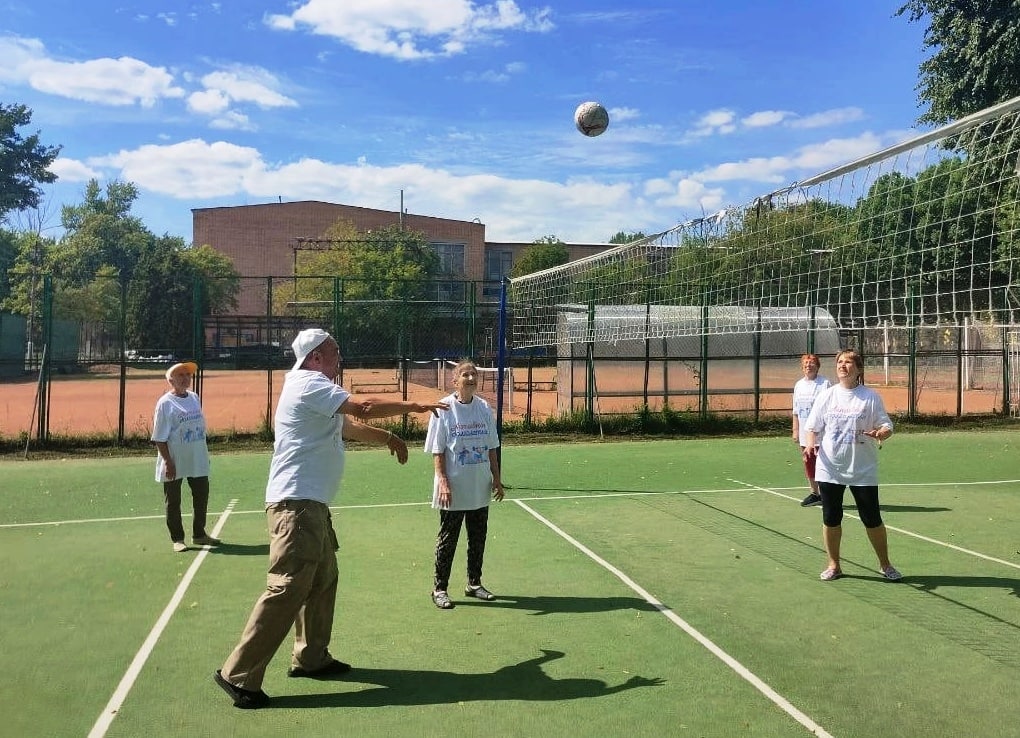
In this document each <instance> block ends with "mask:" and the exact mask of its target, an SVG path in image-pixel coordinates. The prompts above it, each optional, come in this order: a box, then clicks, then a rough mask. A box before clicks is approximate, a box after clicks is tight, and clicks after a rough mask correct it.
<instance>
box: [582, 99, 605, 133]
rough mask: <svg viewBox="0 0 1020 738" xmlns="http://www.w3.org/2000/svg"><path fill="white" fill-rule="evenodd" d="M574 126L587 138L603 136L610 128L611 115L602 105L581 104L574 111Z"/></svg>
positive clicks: (593, 103) (595, 103)
mask: <svg viewBox="0 0 1020 738" xmlns="http://www.w3.org/2000/svg"><path fill="white" fill-rule="evenodd" d="M574 125H576V126H577V130H579V131H580V132H581V133H583V134H584V135H585V136H601V135H602V134H603V133H604V132H605V130H606V129H607V128H609V113H608V112H607V111H606V109H605V108H604V107H602V105H601V104H600V103H597V102H584V103H581V104H580V105H578V106H577V110H575V111H574Z"/></svg>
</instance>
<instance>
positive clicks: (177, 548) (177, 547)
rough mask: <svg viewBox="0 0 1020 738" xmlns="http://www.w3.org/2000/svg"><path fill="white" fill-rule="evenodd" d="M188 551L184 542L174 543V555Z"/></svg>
mask: <svg viewBox="0 0 1020 738" xmlns="http://www.w3.org/2000/svg"><path fill="white" fill-rule="evenodd" d="M187 550H188V547H187V545H186V544H185V543H184V541H174V553H184V552H185V551H187Z"/></svg>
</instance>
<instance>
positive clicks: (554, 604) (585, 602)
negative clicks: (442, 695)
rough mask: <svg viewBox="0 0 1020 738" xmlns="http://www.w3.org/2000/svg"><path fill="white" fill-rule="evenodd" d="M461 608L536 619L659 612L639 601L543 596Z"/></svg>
mask: <svg viewBox="0 0 1020 738" xmlns="http://www.w3.org/2000/svg"><path fill="white" fill-rule="evenodd" d="M457 607H480V608H483V609H484V608H495V607H501V608H505V609H510V610H531V614H532V615H548V614H550V613H554V612H572V613H586V612H612V611H614V610H639V611H641V612H656V611H657V608H656V607H655V606H654V605H652V604H651V603H649V602H647V601H646V600H642V599H640V598H637V597H557V596H548V595H542V596H539V597H523V596H514V595H506V594H501V595H499V596H498V597H497V598H496V599H495V600H492V601H490V602H479V601H477V600H474V601H470V600H467V601H464V602H460V601H458V602H457Z"/></svg>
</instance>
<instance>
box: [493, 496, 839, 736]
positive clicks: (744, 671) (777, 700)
mask: <svg viewBox="0 0 1020 738" xmlns="http://www.w3.org/2000/svg"><path fill="white" fill-rule="evenodd" d="M513 502H514V503H516V504H517V505H518V506H519V507H521V508H523V509H524V510H525V511H527V512H528V513H529V514H530V515H532V516H533V517H534V518H535V519H537V520H538V521H539V522H541V523H542V524H543V525H545V526H546V527H548V528H549V529H550V530H552V531H553V532H554V533H556V534H557V535H558V536H560V537H561V538H563V539H564V540H565V541H567V542H568V543H569V544H570V545H572V546H574V547H575V548H577V549H578V550H579V551H581V552H582V553H583V554H584V555H585V556H587V557H588V558H590V559H591V560H592V561H594V562H595V563H597V564H598V565H599V566H601V567H602V568H604V569H606V570H607V571H609V572H610V573H612V574H613V575H614V576H616V577H617V578H618V579H619V580H620V581H621V582H623V583H624V584H626V585H627V586H628V587H630V588H631V589H632V590H634V592H636V593H637V594H639V595H640V596H641V597H642V598H643V599H644V600H645V602H647V603H648V604H650V605H652V606H653V607H654V608H655V609H656V610H658V611H659V612H661V613H662V614H663V615H665V616H666V618H668V619H669V620H670V621H672V623H673V624H674V625H676V626H677V627H679V628H680V629H681V630H683V631H684V632H685V633H687V635H689V636H691V637H692V638H693V639H694V640H696V641H697V642H698V643H700V644H701V645H702V646H704V647H705V648H706V649H708V650H709V651H710V652H711V653H712V655H714V656H715V657H716V658H718V659H719V660H720V661H722V662H723V663H724V664H726V665H727V666H728V667H730V668H731V669H732V670H733V671H735V672H736V673H737V674H738V675H739V676H740V677H741V678H742V679H744V680H745V681H746V682H748V683H749V684H751V686H753V687H754V688H755V689H757V690H758V691H759V692H761V693H762V694H763V695H765V696H766V697H767V698H768V699H769V700H770V701H771V702H772V703H773V704H774V705H776V706H777V707H779V708H780V709H781V710H782V711H783V712H785V713H786V714H787V715H789V716H790V717H792V718H793V719H794V720H796V721H797V722H798V723H800V724H801V725H803V726H804V727H805V728H807V729H808V730H809V731H811V733H812V734H814V735H816V736H819V737H820V738H832V736H831V734H829V733H828V732H826V731H825V729H824V728H822V727H821V726H820V725H818V724H817V723H816V722H815V721H814V720H812V719H811V718H809V717H808V716H807V715H805V714H804V713H803V712H801V711H800V710H798V709H797V708H796V707H794V706H793V705H792V704H791V703H790V701H789V700H787V699H786V698H785V697H783V696H782V695H781V694H779V693H778V692H776V691H775V690H774V689H772V687H770V686H769V685H767V684H766V683H765V682H763V681H762V680H761V679H759V678H758V677H757V676H755V675H754V674H753V673H752V672H751V671H750V670H749V669H748V668H747V667H745V666H744V665H743V664H741V663H740V662H739V661H737V660H736V659H734V658H733V657H732V656H730V655H729V654H728V653H726V652H725V651H723V650H722V649H721V648H720V647H719V646H717V645H716V644H715V643H713V642H712V641H710V640H709V639H708V638H707V637H706V636H704V635H702V634H701V632H699V631H698V630H697V629H696V628H695V627H694V626H692V625H691V624H690V623H688V622H687V621H686V620H684V619H683V618H681V617H680V616H679V615H677V614H676V613H675V612H673V611H672V610H671V609H669V608H668V607H666V606H665V605H664V604H662V603H661V602H659V600H657V599H656V598H655V597H653V596H652V595H651V593H649V592H648V591H647V590H645V589H644V588H643V587H641V585H639V584H638V583H637V582H635V581H634V580H633V579H631V578H630V577H629V576H627V575H626V574H624V573H623V572H622V571H621V570H620V569H618V568H616V567H615V566H613V565H612V564H610V563H609V562H608V561H606V560H605V559H603V558H602V557H601V556H599V555H598V554H596V553H595V552H594V551H592V550H591V549H590V548H588V547H587V546H585V545H584V544H583V543H581V542H580V541H578V540H577V539H575V538H573V537H572V536H570V535H569V534H568V533H566V532H565V531H564V530H563V529H562V528H559V527H558V526H556V525H555V524H554V523H553V522H552V521H550V520H548V519H547V518H544V517H542V515H540V514H539V513H538V512H537V511H535V510H534V509H532V508H531V507H528V505H526V504H524V503H523V502H521V501H520V500H513Z"/></svg>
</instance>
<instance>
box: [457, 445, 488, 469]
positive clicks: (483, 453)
mask: <svg viewBox="0 0 1020 738" xmlns="http://www.w3.org/2000/svg"><path fill="white" fill-rule="evenodd" d="M488 460H489V447H488V446H472V447H471V448H462V449H461V450H460V451H458V452H457V464H458V465H459V466H468V465H470V464H484V463H486V462H488Z"/></svg>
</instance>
